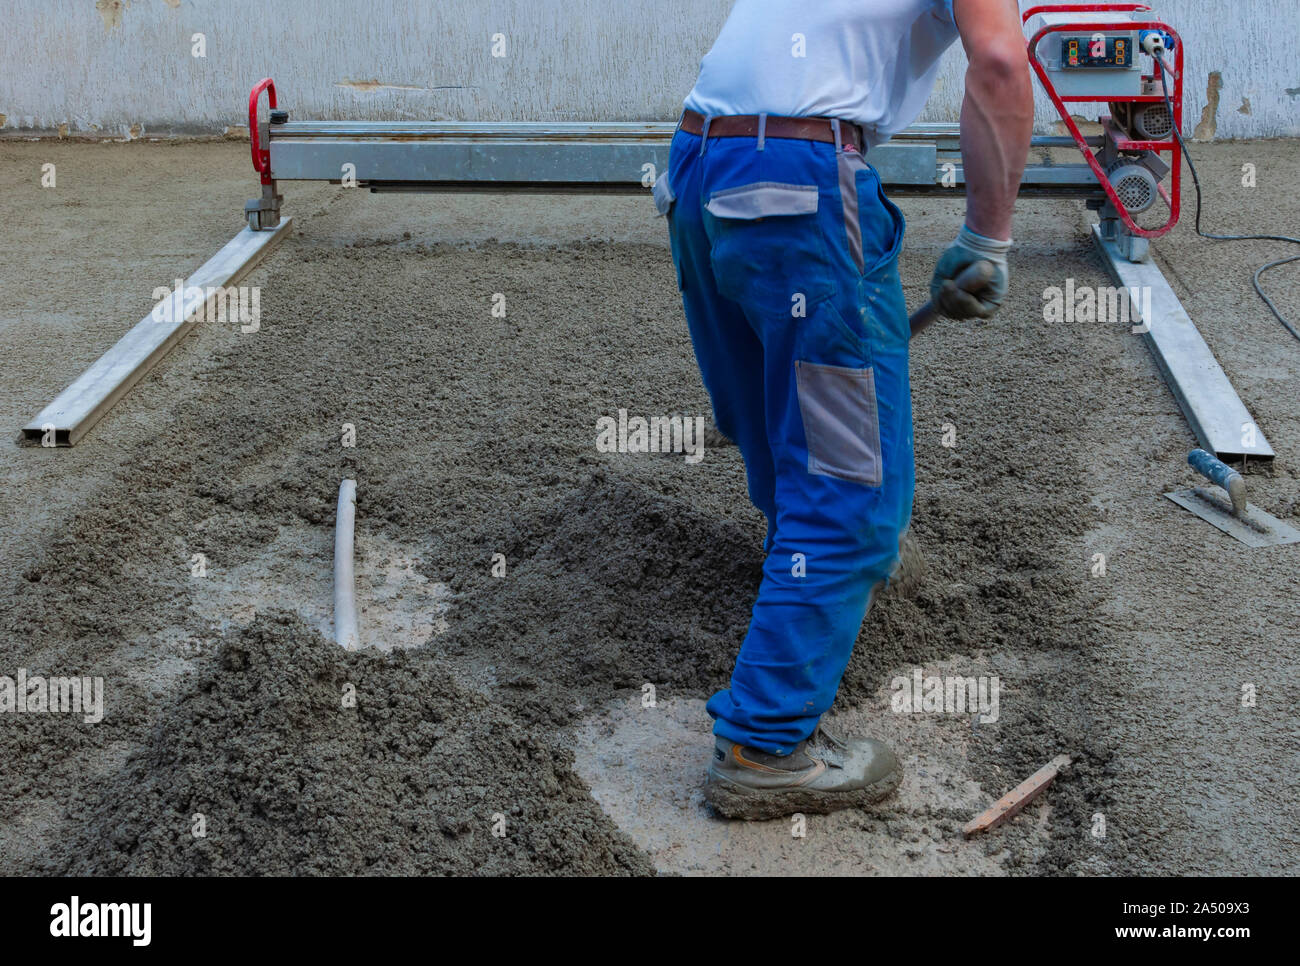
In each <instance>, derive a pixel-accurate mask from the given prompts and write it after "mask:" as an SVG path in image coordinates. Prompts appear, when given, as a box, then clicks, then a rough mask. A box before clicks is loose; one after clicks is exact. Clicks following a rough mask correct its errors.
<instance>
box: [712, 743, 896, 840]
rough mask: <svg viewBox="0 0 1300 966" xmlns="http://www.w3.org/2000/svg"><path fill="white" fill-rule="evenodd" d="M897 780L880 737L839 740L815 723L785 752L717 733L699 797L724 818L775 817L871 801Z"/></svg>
mask: <svg viewBox="0 0 1300 966" xmlns="http://www.w3.org/2000/svg"><path fill="white" fill-rule="evenodd" d="M902 780H903V766H902V765H901V764H899V761H898V758H897V757H895V755H894V753H893V752H892V751H890V749H889V746H888V745H886V744H885V743H884V742H882V741H877V740H876V739H874V738H863V739H858V740H854V741H845V740H844V739H842V738H838V737H836V736H834V735H832V734H830V733H828V732H827V731H826V729H825V728H823V727H821V726H820V725H818V726H817V730H815V731H814V732H813V733H812V735H811V736H810V737H809V738H807V739H806V740H804V741H801V742H799V744H798V745H796V746H795V749H794V752H793V753H792V754H790V755H786V756H781V755H770V754H768V753H767V752H763V751H757V750H756V749H754V748H749V747H746V746H745V745H741V744H737V743H736V742H734V741H730V740H728V739H726V738H718V739H717V741H716V743H715V744H714V748H713V760H712V761H711V762H710V763H709V778H708V781H707V782H706V783H705V785H704V798H705V801H707V802H708V803H709V804H710V805H712V806H713V807H714V808H715V809H717V810H718V811H719V812H720V813H722V814H723V815H725V816H726V817H727V818H746V819H768V818H780V817H782V816H785V815H793V814H794V813H795V812H804V813H808V814H823V813H825V812H833V811H836V810H837V809H841V808H860V807H862V806H865V805H871V804H873V803H875V802H878V801H880V800H881V799H882V798H884V797H886V796H887V795H889V794H890V793H891V792H893V791H894V789H896V788H898V785H899V783H900V782H901V781H902Z"/></svg>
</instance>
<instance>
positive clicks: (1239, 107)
mask: <svg viewBox="0 0 1300 966" xmlns="http://www.w3.org/2000/svg"><path fill="white" fill-rule="evenodd" d="M803 2H816V0H803ZM1148 2H1150V3H1152V4H1153V6H1155V8H1156V10H1155V13H1157V14H1159V15H1161V16H1162V17H1163V18H1164V19H1165V20H1166V21H1168V22H1169V23H1170V24H1172V25H1173V26H1174V27H1175V29H1177V30H1179V31H1180V32H1181V33H1182V35H1183V38H1184V39H1185V40H1186V42H1187V57H1188V61H1187V67H1188V70H1187V93H1188V108H1187V111H1186V117H1187V124H1186V130H1187V132H1188V133H1191V132H1192V131H1193V129H1194V128H1195V127H1196V126H1197V124H1198V123H1199V122H1200V120H1201V114H1202V109H1203V107H1204V106H1205V104H1206V100H1207V97H1206V90H1207V85H1208V83H1209V76H1210V74H1211V72H1216V71H1217V72H1218V73H1219V74H1220V75H1221V77H1222V89H1221V90H1220V91H1219V93H1218V104H1217V109H1215V110H1213V111H1211V112H1210V114H1209V115H1208V116H1209V117H1210V118H1211V121H1212V123H1207V124H1205V125H1202V126H1201V128H1200V131H1199V133H1200V134H1201V135H1213V136H1217V137H1220V138H1222V137H1262V136H1278V135H1291V136H1294V135H1300V65H1298V64H1297V59H1296V56H1295V52H1294V49H1293V48H1290V47H1284V45H1283V41H1286V42H1287V44H1288V45H1293V44H1294V43H1295V42H1296V39H1297V38H1300V4H1296V3H1295V2H1293V0H1148ZM1022 5H1023V4H1022ZM729 7H730V0H655V2H645V0H6V2H5V4H4V11H3V19H0V117H3V118H4V121H3V127H4V128H5V129H6V130H9V129H14V128H20V129H34V130H54V129H57V128H59V127H60V126H61V125H64V124H66V125H67V126H68V129H69V130H70V131H72V132H79V131H94V130H101V131H104V132H108V133H114V134H124V133H126V132H128V131H131V130H132V129H134V131H135V133H137V134H138V133H141V132H142V131H143V132H144V133H152V134H165V133H183V132H219V131H221V130H223V129H224V128H225V127H227V126H236V125H243V124H245V123H246V114H247V108H246V103H247V98H248V90H249V88H250V87H251V86H252V84H253V82H254V81H255V80H257V79H258V78H260V77H262V76H264V75H271V76H272V77H274V78H275V80H276V84H277V87H278V88H279V90H280V93H281V102H282V105H284V106H288V107H289V108H290V109H291V110H292V112H293V115H294V116H295V117H297V118H303V119H306V118H313V119H331V118H333V119H365V120H379V119H437V118H448V119H477V120H601V119H606V120H631V119H665V120H666V119H673V118H675V117H676V116H677V112H678V110H679V106H680V103H681V99H682V96H683V95H684V94H685V92H686V91H687V90H688V89H689V88H690V85H691V82H692V80H693V79H694V76H695V70H696V67H697V64H698V61H699V58H700V56H701V55H702V54H703V53H704V52H705V51H706V50H707V49H708V46H709V44H710V42H711V40H712V38H713V36H714V34H715V33H716V31H717V29H718V27H719V26H720V25H721V23H722V21H723V20H724V19H725V17H726V12H727V10H728V9H729ZM195 33H202V34H204V35H205V37H206V42H207V56H206V57H204V58H197V57H194V56H192V55H191V37H192V35H193V34H195ZM497 33H502V34H505V35H506V38H507V44H508V56H506V57H504V58H496V57H493V56H492V53H491V47H492V37H493V35H494V34H497ZM962 64H963V61H962V56H961V53H960V51H958V50H954V51H953V52H952V53H950V54H949V57H948V60H947V62H946V63H945V65H944V69H943V73H942V76H941V79H940V83H939V88H938V90H937V91H936V92H935V96H934V97H933V98H932V99H931V102H930V105H929V108H928V111H927V114H926V115H925V119H929V120H955V119H956V117H957V110H958V106H959V103H960V92H961V71H962ZM372 81H373V82H377V86H376V85H371V84H369V83H368V82H372ZM1054 116H1055V115H1054V112H1053V110H1052V108H1051V105H1050V104H1049V103H1048V102H1047V101H1046V99H1043V98H1040V105H1039V117H1040V120H1041V121H1042V123H1043V125H1044V126H1045V125H1046V123H1047V122H1048V121H1049V120H1050V119H1051V118H1053V117H1054Z"/></svg>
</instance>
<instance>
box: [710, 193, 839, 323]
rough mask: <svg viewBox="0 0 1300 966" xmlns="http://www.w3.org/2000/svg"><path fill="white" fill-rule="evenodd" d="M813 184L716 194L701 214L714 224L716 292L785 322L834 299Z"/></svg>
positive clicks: (712, 255) (832, 282)
mask: <svg viewBox="0 0 1300 966" xmlns="http://www.w3.org/2000/svg"><path fill="white" fill-rule="evenodd" d="M818 195H819V189H818V187H817V185H815V184H784V183H781V182H776V181H759V182H755V183H753V184H743V185H736V186H735V187H731V188H724V189H723V190H721V191H714V192H713V193H712V194H710V195H709V200H708V203H707V204H705V206H704V209H705V211H707V212H708V213H709V215H711V216H712V218H713V219H714V221H713V224H714V229H713V231H712V232H711V235H712V238H711V241H712V251H711V253H710V258H711V260H712V262H713V275H714V280H715V281H716V283H717V286H718V291H719V292H721V293H722V294H723V295H725V296H726V297H727V298H729V299H733V300H734V301H737V302H740V303H741V304H742V305H747V306H752V307H766V308H767V309H769V310H771V311H774V312H776V313H778V314H781V315H784V316H786V317H788V316H789V314H790V312H791V308H792V305H793V304H794V299H795V297H796V296H802V297H803V301H804V305H805V310H806V309H807V308H809V307H811V306H812V305H813V304H814V303H816V302H819V301H821V300H822V299H825V298H829V297H830V296H831V295H833V294H834V293H835V283H834V279H833V276H832V274H831V266H830V259H829V257H828V256H827V253H826V244H825V242H824V240H823V239H822V229H821V225H820V223H819V222H818V219H817V207H818Z"/></svg>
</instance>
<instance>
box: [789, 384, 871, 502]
mask: <svg viewBox="0 0 1300 966" xmlns="http://www.w3.org/2000/svg"><path fill="white" fill-rule="evenodd" d="M794 366H795V379H796V382H797V385H798V392H799V413H800V415H801V416H802V417H803V432H804V436H805V437H806V438H807V440H808V472H809V473H811V474H813V475H814V476H834V477H836V478H838V479H841V480H850V481H852V482H854V483H865V484H866V485H868V486H879V485H880V481H881V477H882V469H883V468H882V466H881V458H880V416H879V413H878V412H877V410H876V377H875V374H874V373H873V372H872V371H871V370H870V369H850V368H847V367H845V366H826V365H821V364H818V363H815V362H804V361H802V360H798V361H796V362H795V364H794Z"/></svg>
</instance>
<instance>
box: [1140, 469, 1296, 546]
mask: <svg viewBox="0 0 1300 966" xmlns="http://www.w3.org/2000/svg"><path fill="white" fill-rule="evenodd" d="M1187 463H1188V465H1190V466H1191V467H1192V469H1194V470H1196V472H1198V473H1200V474H1201V475H1202V476H1204V477H1205V478H1206V479H1207V480H1209V481H1210V482H1211V483H1215V484H1217V485H1218V486H1219V487H1221V488H1222V489H1223V491H1224V492H1225V493H1226V494H1227V499H1224V498H1223V496H1222V495H1221V494H1220V493H1219V492H1218V491H1217V490H1211V489H1207V488H1205V487H1200V486H1194V487H1191V488H1190V489H1186V490H1178V491H1177V492H1175V493H1166V494H1165V496H1167V497H1169V499H1171V500H1173V501H1174V502H1175V503H1177V504H1178V505H1179V506H1181V507H1185V508H1186V509H1188V510H1191V511H1192V512H1193V513H1195V514H1196V515H1197V516H1198V517H1200V518H1201V519H1202V520H1205V521H1207V522H1209V523H1212V524H1214V525H1215V526H1216V527H1218V528H1219V529H1220V530H1222V531H1223V532H1224V533H1226V534H1228V535H1229V536H1231V537H1236V538H1237V539H1238V540H1240V541H1241V542H1242V543H1244V544H1245V545H1246V546H1248V547H1274V546H1277V545H1279V544H1284V543H1300V530H1297V529H1296V528H1295V527H1293V526H1291V525H1290V524H1289V523H1283V522H1282V521H1281V520H1279V519H1278V518H1277V517H1275V516H1273V515H1272V514H1270V513H1266V512H1265V511H1263V510H1261V509H1260V508H1259V507H1257V506H1255V505H1254V504H1253V503H1247V502H1246V480H1245V477H1243V476H1242V475H1241V474H1240V473H1238V472H1237V471H1236V470H1234V469H1233V468H1232V467H1231V466H1228V465H1227V464H1226V463H1224V462H1222V461H1221V460H1219V459H1217V458H1216V457H1215V456H1214V454H1213V453H1207V452H1206V451H1205V450H1203V449H1194V450H1192V451H1191V452H1190V453H1188V454H1187Z"/></svg>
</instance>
